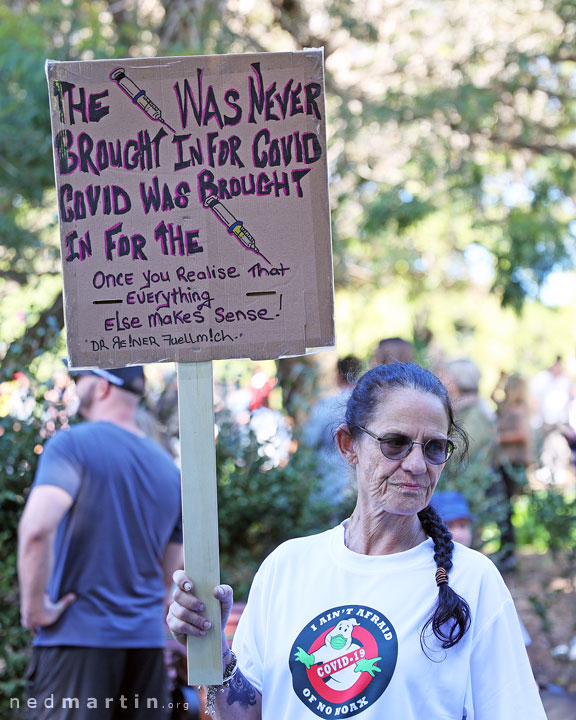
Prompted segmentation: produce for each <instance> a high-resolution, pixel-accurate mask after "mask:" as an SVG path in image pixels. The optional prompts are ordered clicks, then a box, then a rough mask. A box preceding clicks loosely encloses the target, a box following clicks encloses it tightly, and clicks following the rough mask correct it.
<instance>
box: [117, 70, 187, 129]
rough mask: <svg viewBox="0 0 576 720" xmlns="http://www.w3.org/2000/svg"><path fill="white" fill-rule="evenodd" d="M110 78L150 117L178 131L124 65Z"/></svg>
mask: <svg viewBox="0 0 576 720" xmlns="http://www.w3.org/2000/svg"><path fill="white" fill-rule="evenodd" d="M110 79H111V80H113V81H114V82H115V83H116V84H117V85H118V87H119V88H120V89H121V90H122V91H123V92H124V93H125V94H126V95H127V96H128V97H129V98H130V99H131V100H132V102H133V103H134V105H137V106H138V107H139V108H140V110H142V112H144V113H146V115H148V117H149V118H151V119H152V120H154V121H155V122H160V123H162V124H163V125H166V127H167V128H169V129H170V130H171V131H172V132H173V133H175V132H176V130H174V128H173V127H171V126H170V125H168V123H167V122H166V120H164V118H163V117H162V111H161V110H160V108H159V107H158V105H156V103H154V102H152V100H151V99H150V98H149V97H148V95H147V94H146V90H142V88H140V87H138V85H136V83H135V82H134V81H133V80H131V79H130V78H129V77H128V76H127V75H126V72H125V70H124V68H123V67H117V68H116V69H115V70H112V72H111V73H110Z"/></svg>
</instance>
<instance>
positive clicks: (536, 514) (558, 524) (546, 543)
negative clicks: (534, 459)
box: [514, 486, 576, 554]
mask: <svg viewBox="0 0 576 720" xmlns="http://www.w3.org/2000/svg"><path fill="white" fill-rule="evenodd" d="M514 525H515V527H516V534H517V538H518V544H519V545H528V546H531V547H533V548H534V549H535V550H536V551H537V552H540V553H545V552H547V551H550V552H552V553H554V554H557V553H561V552H563V551H566V552H568V553H573V552H574V547H576V496H574V495H572V496H570V495H568V494H566V493H565V492H562V490H560V489H559V488H556V487H553V486H552V487H549V488H548V489H546V490H535V491H533V492H532V493H530V494H529V495H523V496H521V497H519V498H517V499H516V502H515V513H514Z"/></svg>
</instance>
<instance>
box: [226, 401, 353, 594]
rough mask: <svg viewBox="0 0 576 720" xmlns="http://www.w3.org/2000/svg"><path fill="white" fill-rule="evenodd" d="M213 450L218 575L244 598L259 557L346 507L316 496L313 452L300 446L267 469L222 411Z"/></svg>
mask: <svg viewBox="0 0 576 720" xmlns="http://www.w3.org/2000/svg"><path fill="white" fill-rule="evenodd" d="M217 422H218V424H219V427H220V432H219V435H218V444H217V448H216V463H217V472H218V506H219V508H218V515H219V532H220V562H221V568H222V577H223V579H224V580H225V581H226V582H228V583H230V584H231V585H232V586H233V587H234V590H235V594H236V599H245V597H246V595H247V593H248V589H249V587H250V583H251V581H252V577H253V575H254V573H255V571H256V570H257V568H258V567H259V565H260V564H261V562H262V560H263V559H264V558H265V557H266V556H267V555H268V554H269V553H270V552H271V551H272V550H273V549H274V548H275V547H276V546H277V545H279V544H280V543H282V542H284V541H285V540H288V539H289V538H293V537H298V536H302V535H309V534H311V533H313V532H320V531H322V530H325V529H327V528H328V527H330V526H331V525H332V524H333V520H332V518H333V517H335V516H336V517H340V516H341V517H342V518H344V517H345V516H346V512H347V510H348V509H349V508H347V507H344V506H342V507H334V506H333V505H328V504H327V502H326V501H323V500H320V499H318V497H317V496H316V495H315V490H316V489H317V487H318V481H317V478H318V471H317V461H316V456H315V454H314V453H313V452H312V451H311V450H309V449H307V448H305V447H301V448H299V449H298V451H297V452H296V453H295V454H294V455H292V456H291V458H290V460H289V461H288V463H287V465H286V466H284V467H271V468H270V467H268V463H267V462H266V460H267V458H266V456H265V455H264V454H263V453H262V452H261V449H260V448H259V447H258V444H257V442H256V439H255V437H254V435H253V433H251V432H249V431H248V430H247V429H246V428H245V427H244V428H242V427H239V426H238V425H235V424H234V423H232V422H231V421H230V419H229V418H227V417H226V415H223V414H220V415H219V417H218V418H217Z"/></svg>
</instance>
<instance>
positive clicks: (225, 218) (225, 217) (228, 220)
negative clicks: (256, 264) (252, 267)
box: [204, 195, 272, 265]
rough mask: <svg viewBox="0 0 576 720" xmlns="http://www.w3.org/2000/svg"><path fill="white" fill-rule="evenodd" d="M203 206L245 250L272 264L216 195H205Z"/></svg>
mask: <svg viewBox="0 0 576 720" xmlns="http://www.w3.org/2000/svg"><path fill="white" fill-rule="evenodd" d="M204 207H205V208H209V209H210V210H212V212H213V213H214V215H216V217H217V218H218V220H220V222H221V223H222V224H223V225H225V226H226V229H227V230H228V232H229V233H230V235H234V236H235V237H236V239H237V240H238V241H239V242H240V243H241V244H242V245H243V246H244V247H245V248H246V250H250V252H253V253H256V255H260V257H261V258H263V259H264V260H266V262H267V263H268V265H272V263H271V262H270V260H268V258H267V257H265V256H264V255H262V253H261V252H260V250H259V249H258V247H257V245H256V240H254V237H253V236H252V235H251V234H250V233H249V232H248V230H246V228H245V227H244V224H243V223H242V221H241V220H238V219H237V218H235V217H234V215H232V213H231V212H230V210H228V208H227V207H225V206H224V205H222V203H221V202H220V200H219V199H218V198H217V197H216V195H210V197H207V198H206V200H204Z"/></svg>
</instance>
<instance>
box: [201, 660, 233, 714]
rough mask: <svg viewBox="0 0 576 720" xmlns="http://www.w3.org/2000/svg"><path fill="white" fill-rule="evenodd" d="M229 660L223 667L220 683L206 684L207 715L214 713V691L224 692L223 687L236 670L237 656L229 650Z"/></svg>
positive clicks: (228, 683) (226, 685)
mask: <svg viewBox="0 0 576 720" xmlns="http://www.w3.org/2000/svg"><path fill="white" fill-rule="evenodd" d="M230 656H231V660H230V662H229V663H228V665H226V668H225V669H224V677H223V678H222V684H221V685H206V686H205V689H206V712H207V713H208V714H209V715H214V710H215V708H214V703H215V702H216V693H217V692H224V689H225V688H227V687H228V685H230V682H231V680H232V678H233V677H234V675H236V673H237V672H238V658H237V657H236V655H235V654H234V653H233V652H232V651H230Z"/></svg>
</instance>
